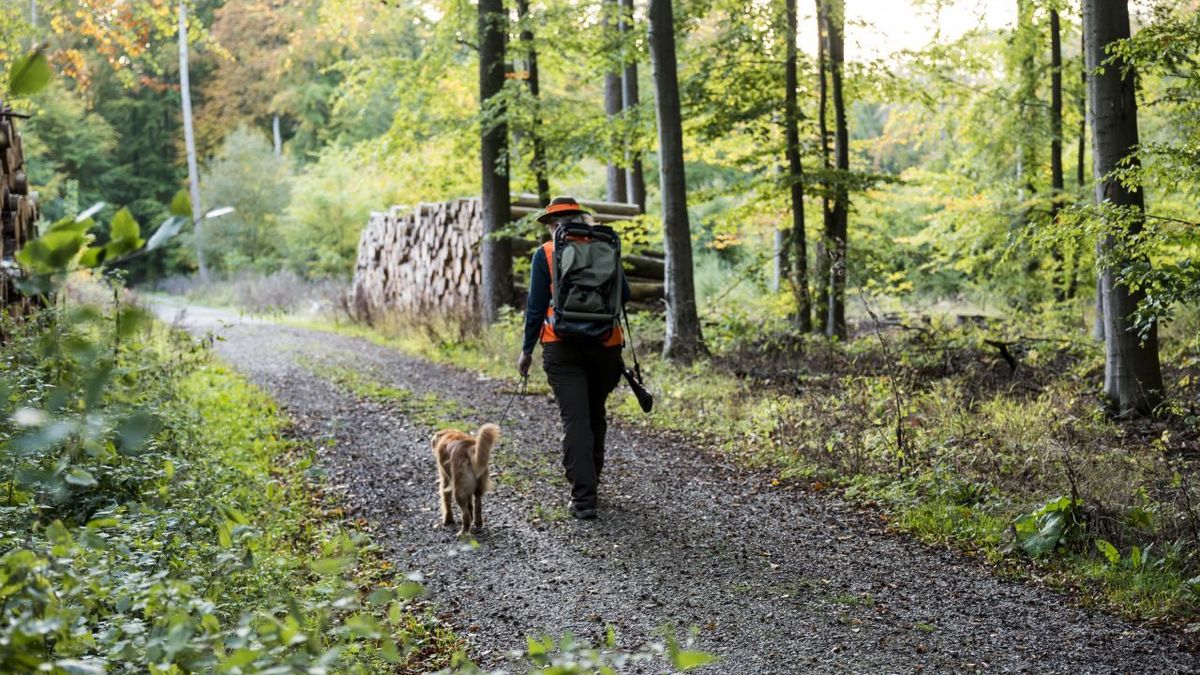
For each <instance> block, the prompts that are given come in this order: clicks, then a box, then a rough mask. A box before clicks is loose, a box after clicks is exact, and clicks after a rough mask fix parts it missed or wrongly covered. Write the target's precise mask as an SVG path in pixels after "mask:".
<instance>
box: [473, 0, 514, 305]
mask: <svg viewBox="0 0 1200 675" xmlns="http://www.w3.org/2000/svg"><path fill="white" fill-rule="evenodd" d="M507 30H508V20H507V14H506V13H505V10H504V2H503V0H479V105H480V109H481V112H482V115H481V117H482V124H481V129H480V131H481V134H482V137H481V139H480V140H481V142H480V153H479V154H480V159H481V162H482V167H481V168H482V192H481V205H482V209H483V243H482V254H481V256H480V258H481V263H482V267H483V280H482V281H483V283H482V286H483V287H482V288H481V289H480V300H481V302H482V310H483V320H484V321H485V322H487V323H492V322H494V321H495V320H496V319H497V318H498V317H499V315H500V308H501V307H503V306H504V304H505V303H507V302H508V300H509V295H510V290H509V289H510V288H511V286H512V282H511V277H512V250H511V246H510V244H509V242H508V240H506V239H502V238H498V237H496V236H495V234H496V233H497V232H498V231H499V230H500V229H501V228H502V227H504V226H505V225H507V224H508V222H509V221H510V220H512V212H511V198H510V193H509V185H508V124H507V123H506V122H505V111H504V107H503V105H502V104H501V103H500V101H501V99H500V94H501V90H502V89H503V88H504V79H505V67H504V54H505V39H506V34H507Z"/></svg>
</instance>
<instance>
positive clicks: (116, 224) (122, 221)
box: [109, 208, 141, 239]
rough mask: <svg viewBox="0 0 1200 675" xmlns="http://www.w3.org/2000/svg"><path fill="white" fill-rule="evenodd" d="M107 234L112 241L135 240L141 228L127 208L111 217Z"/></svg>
mask: <svg viewBox="0 0 1200 675" xmlns="http://www.w3.org/2000/svg"><path fill="white" fill-rule="evenodd" d="M109 233H110V235H111V237H112V238H113V239H137V238H138V236H139V235H140V234H141V228H140V227H139V226H138V222H137V220H135V219H134V217H133V214H132V213H130V211H129V209H128V208H123V209H121V210H120V211H117V212H116V214H114V215H113V219H112V223H110V224H109Z"/></svg>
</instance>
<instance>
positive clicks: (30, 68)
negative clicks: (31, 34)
mask: <svg viewBox="0 0 1200 675" xmlns="http://www.w3.org/2000/svg"><path fill="white" fill-rule="evenodd" d="M53 76H54V73H53V71H51V70H50V62H49V61H47V60H46V55H45V54H43V53H42V50H41V49H35V50H33V51H32V52H30V53H28V54H26V55H25V56H23V57H21V58H19V59H17V60H16V61H15V62H14V63H13V64H12V67H10V68H9V70H8V94H9V96H30V95H32V94H36V93H38V92H39V91H41V90H43V89H45V88H46V85H48V84H50V78H52V77H53Z"/></svg>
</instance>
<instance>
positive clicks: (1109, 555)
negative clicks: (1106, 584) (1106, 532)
mask: <svg viewBox="0 0 1200 675" xmlns="http://www.w3.org/2000/svg"><path fill="white" fill-rule="evenodd" d="M1096 550H1097V551H1100V554H1101V555H1103V556H1104V558H1105V559H1106V560H1108V564H1110V565H1115V564H1117V563H1118V562H1120V561H1121V552H1120V551H1118V550H1117V547H1116V546H1113V545H1112V544H1111V543H1109V542H1107V541H1105V540H1104V539H1097V540H1096Z"/></svg>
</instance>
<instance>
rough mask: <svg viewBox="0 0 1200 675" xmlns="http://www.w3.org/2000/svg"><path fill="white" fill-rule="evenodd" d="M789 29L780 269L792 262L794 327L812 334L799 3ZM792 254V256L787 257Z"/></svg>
mask: <svg viewBox="0 0 1200 675" xmlns="http://www.w3.org/2000/svg"><path fill="white" fill-rule="evenodd" d="M784 5H785V13H786V15H787V16H786V20H787V26H786V28H785V30H784V37H785V39H786V40H787V48H786V49H785V53H786V57H785V58H786V59H787V62H786V63H785V64H784V78H783V79H784V87H786V89H787V91H786V92H784V124H785V125H786V129H785V134H784V136H785V137H786V142H787V162H788V183H789V185H790V186H791V196H792V228H791V237H790V238H791V247H790V248H791V251H787V249H784V251H782V252H781V254H780V256H779V265H780V267H782V266H783V263H784V262H785V261H786V260H787V258H788V257H790V258H791V265H790V279H789V281H790V283H791V286H792V294H793V295H794V296H795V298H796V314H795V316H794V317H793V323H794V324H795V326H796V328H797V329H799V330H802V331H804V332H808V331H810V330H812V308H811V307H810V301H809V296H808V238H807V235H806V233H805V231H804V167H803V166H802V165H801V164H800V128H799V127H800V106H799V104H798V103H797V101H796V88H797V87H798V86H799V82H798V81H797V80H798V78H797V75H796V58H797V54H796V30H797V26H796V22H797V16H796V14H797V12H796V0H785V2H784ZM788 254H790V256H789V255H788Z"/></svg>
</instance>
